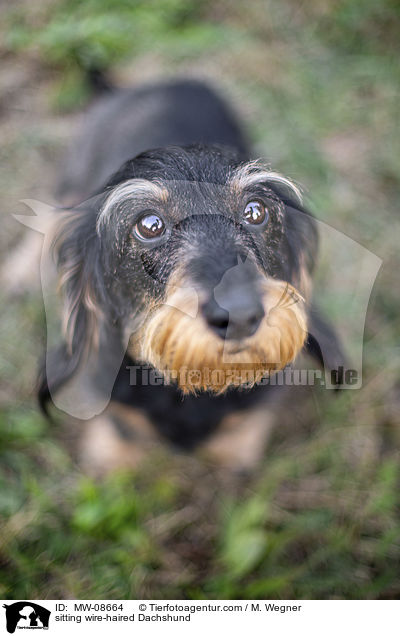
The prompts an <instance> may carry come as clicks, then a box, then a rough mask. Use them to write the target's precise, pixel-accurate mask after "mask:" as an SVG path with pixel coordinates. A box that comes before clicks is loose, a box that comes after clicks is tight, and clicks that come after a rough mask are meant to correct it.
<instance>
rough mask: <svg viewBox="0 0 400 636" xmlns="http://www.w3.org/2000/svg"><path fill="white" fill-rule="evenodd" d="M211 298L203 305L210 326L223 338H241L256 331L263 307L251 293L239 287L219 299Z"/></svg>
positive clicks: (261, 317)
mask: <svg viewBox="0 0 400 636" xmlns="http://www.w3.org/2000/svg"><path fill="white" fill-rule="evenodd" d="M219 302H220V303H221V305H222V306H221V305H220V304H218V303H217V302H216V300H215V299H214V298H212V299H211V300H210V301H209V302H208V303H206V304H205V305H204V307H203V315H204V317H205V319H206V321H207V323H208V325H209V326H210V328H211V329H212V330H213V331H214V332H215V333H216V334H217V335H218V336H219V337H220V338H224V339H225V340H242V339H244V338H249V337H250V336H252V335H253V334H255V332H256V331H257V329H258V327H259V325H260V322H261V320H262V319H263V317H264V308H263V306H262V304H261V302H260V301H259V299H258V298H256V297H255V296H254V295H253V294H251V293H248V292H246V291H245V290H243V289H241V288H239V289H234V290H230V291H229V293H226V294H224V295H223V297H222V298H220V299H219Z"/></svg>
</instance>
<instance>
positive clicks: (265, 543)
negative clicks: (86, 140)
mask: <svg viewBox="0 0 400 636" xmlns="http://www.w3.org/2000/svg"><path fill="white" fill-rule="evenodd" d="M106 4H107V3H105V2H104V0H96V1H94V0H92V1H91V2H87V3H80V4H77V3H76V2H75V1H74V0H62V1H61V0H59V1H57V2H53V3H50V2H40V3H39V2H30V3H28V2H21V1H20V2H16V3H13V5H12V6H10V8H6V9H3V15H4V20H2V26H1V29H2V35H3V36H4V37H2V38H1V40H2V42H3V44H2V45H1V48H0V55H1V70H0V93H1V102H0V137H1V140H2V141H1V150H0V153H1V156H2V159H3V160H2V162H1V165H0V191H1V193H0V210H1V215H2V216H1V219H2V227H3V231H2V234H1V238H0V250H1V255H2V259H3V261H4V260H5V259H6V257H7V255H8V254H9V253H11V252H12V251H13V250H14V249H15V246H16V245H17V244H18V242H19V241H20V240H21V237H22V236H23V235H24V228H23V226H21V225H19V224H18V223H17V222H16V221H15V219H14V218H13V217H12V214H25V213H26V211H27V209H26V207H25V206H24V205H23V204H22V203H20V201H21V199H24V198H33V199H40V200H43V201H46V202H50V203H51V202H54V201H55V195H54V186H55V182H56V179H57V173H58V171H59V170H60V169H61V168H60V166H61V165H62V164H61V158H62V156H63V153H64V151H65V148H66V146H67V144H68V141H69V139H70V136H71V134H72V133H73V131H74V130H75V129H76V126H77V124H78V122H79V119H80V117H81V113H82V112H83V111H84V109H85V108H86V105H87V104H88V103H90V99H91V97H90V95H89V91H88V88H87V86H86V85H85V83H84V71H83V69H84V67H85V64H86V63H87V64H90V63H92V62H93V60H95V61H98V60H99V59H100V60H101V61H102V63H103V64H104V65H105V66H106V67H107V68H108V70H109V73H110V76H112V77H113V79H114V81H115V82H116V83H118V84H120V85H133V84H137V83H139V82H141V81H144V80H148V79H152V78H157V77H160V76H163V77H165V76H175V75H177V74H179V75H189V76H196V77H203V78H207V79H208V80H209V81H211V82H212V83H213V84H214V85H215V86H217V87H219V89H220V90H221V91H222V92H223V93H224V94H225V95H226V96H227V97H228V98H229V99H231V100H232V102H233V103H234V104H235V107H236V110H237V111H238V113H239V115H240V116H241V118H242V119H243V120H244V121H246V122H247V125H248V128H249V132H250V135H251V137H252V139H253V141H254V143H255V145H256V148H257V152H258V153H259V155H260V156H266V157H268V159H269V160H270V161H271V162H272V164H273V165H274V167H276V168H277V169H279V170H281V171H282V172H284V173H285V174H287V175H289V176H291V177H292V178H294V179H296V180H297V181H299V182H300V183H302V184H303V185H304V186H305V188H306V191H307V192H308V198H309V200H310V204H311V206H312V209H313V210H314V212H315V214H316V215H317V216H318V218H320V219H321V220H323V221H325V222H327V223H329V224H331V225H332V226H333V227H335V228H336V229H338V230H339V231H341V232H344V233H345V234H346V235H348V236H351V237H352V238H353V239H354V240H356V241H358V242H359V243H360V244H362V245H364V246H365V247H366V248H367V249H368V250H370V251H371V252H372V253H374V254H376V255H377V256H379V257H380V258H381V259H383V265H382V267H381V269H380V272H379V274H378V278H377V280H376V283H375V286H374V288H373V292H372V296H371V299H370V303H369V307H368V313H367V320H366V327H365V334H364V367H363V371H364V386H363V388H362V389H360V390H357V391H343V392H341V393H339V394H333V393H332V392H328V391H325V390H323V389H316V388H314V389H312V388H311V387H310V388H309V389H308V390H306V391H305V392H304V391H301V392H300V391H299V392H298V395H297V393H296V397H295V398H294V399H293V402H292V406H291V408H290V409H287V410H286V411H285V412H283V413H282V415H281V416H280V420H279V425H278V426H277V428H276V430H275V433H274V435H273V438H272V440H271V442H270V444H269V446H268V449H267V451H266V455H265V461H264V463H263V465H262V466H261V468H260V470H259V471H257V472H256V473H255V474H254V475H253V476H252V477H250V478H248V479H247V480H242V481H237V480H232V479H230V478H229V476H227V475H224V474H222V473H220V472H218V471H213V470H211V469H210V468H209V467H207V466H205V465H204V464H202V463H201V462H200V461H199V460H197V459H195V458H193V457H191V456H186V455H176V456H171V455H170V454H169V453H168V452H167V451H166V450H165V451H155V453H154V454H153V455H152V456H151V457H149V461H148V462H147V463H146V464H145V466H144V467H143V468H142V469H141V470H140V471H139V472H137V473H136V474H130V473H120V474H116V475H114V476H113V477H111V478H109V479H107V480H105V481H104V482H102V483H96V482H94V481H93V480H91V479H90V478H88V477H87V476H85V474H84V473H83V471H82V469H81V467H79V465H78V464H77V462H76V456H75V453H74V448H75V436H76V430H75V429H69V428H68V427H67V426H66V425H65V424H63V422H62V420H59V421H58V423H57V425H51V424H49V423H48V422H46V421H45V420H44V419H43V417H42V416H41V415H40V414H39V412H38V409H37V406H36V403H35V395H34V383H35V368H36V366H37V361H38V358H39V356H40V354H41V352H42V351H43V347H44V343H45V330H44V312H43V306H42V299H41V295H40V291H39V290H38V289H36V288H35V286H34V285H33V286H32V289H31V290H30V291H26V292H24V293H23V294H20V295H17V296H16V295H10V294H7V292H6V291H3V292H2V297H1V301H2V302H1V305H2V320H1V332H2V333H1V336H2V338H1V340H2V347H1V353H0V373H1V378H2V384H1V389H0V409H1V414H0V417H1V419H0V454H1V467H0V524H1V528H0V597H2V598H31V599H34V598H37V599H40V598H42V599H43V598H46V597H47V598H71V597H72V598H82V599H84V598H96V599H103V598H107V599H112V598H119V599H123V598H170V599H171V598H189V599H207V598H231V599H232V598H282V599H285V598H293V599H302V598H373V599H377V598H385V599H387V598H398V597H399V595H400V578H399V569H400V512H399V504H400V494H399V493H400V488H399V443H400V430H399V410H400V409H399V406H400V396H399V374H398V366H397V363H398V339H399V324H398V320H397V316H398V309H399V302H398V271H399V267H400V259H399V252H398V232H399V221H398V200H399V195H400V159H399V158H400V152H399V150H400V147H399V145H400V131H399V126H398V100H399V75H400V69H399V65H398V33H399V27H400V14H399V9H398V6H397V5H396V3H394V2H391V1H390V0H385V2H382V3H379V5H376V3H373V2H369V1H367V2H361V0H348V1H347V2H344V1H342V2H337V3H336V2H335V3H333V2H332V3H330V2H328V1H325V2H319V1H318V2H317V0H315V1H312V2H309V3H298V2H295V1H294V0H293V1H291V0H285V2H281V3H273V2H268V1H265V2H261V1H258V0H253V1H250V2H248V3H241V2H239V0H238V1H236V0H235V1H233V2H229V3H228V2H223V1H221V0H216V1H215V2H213V3H209V2H200V3H192V2H186V3H183V2H182V1H181V2H179V0H169V1H167V0H159V1H158V2H154V1H153V2H151V3H147V4H146V3H141V2H122V0H121V1H120V2H116V3H114V5H115V7H116V8H115V9H114V10H113V12H112V15H108V14H107V12H106V10H105V8H104V7H105V6H106ZM149 5H151V6H150V7H149ZM124 11H128V12H129V11H130V12H131V13H129V15H128V17H129V18H130V19H131V20H132V23H131V24H130V23H129V22H127V19H125V18H124V20H123V21H122V26H121V24H120V23H119V22H118V16H120V15H122V14H123V12H124ZM65 16H67V18H66V17H65ZM127 24H128V25H129V26H132V33H133V34H134V36H135V37H132V36H131V34H130V32H129V31H128V32H127V29H126V25H127ZM76 25H78V27H79V28H78V27H77V26H76ZM81 27H82V31H83V33H82V34H81V35H80V32H79V29H80V28H81ZM85 29H86V31H85ZM103 33H107V34H108V38H109V39H108V40H107V39H106V38H105V37H104V38H102V35H103ZM79 37H80V38H81V39H80V40H79ZM113 38H114V40H113ZM100 45H101V46H100ZM396 48H397V51H396ZM87 60H89V62H87ZM12 275H13V272H12V271H10V277H12ZM37 276H38V271H37ZM396 347H397V349H396ZM304 393H306V394H305V395H304Z"/></svg>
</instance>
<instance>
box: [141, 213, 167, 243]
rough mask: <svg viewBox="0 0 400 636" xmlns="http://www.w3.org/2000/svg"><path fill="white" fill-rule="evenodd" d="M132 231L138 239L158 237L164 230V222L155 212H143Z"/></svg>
mask: <svg viewBox="0 0 400 636" xmlns="http://www.w3.org/2000/svg"><path fill="white" fill-rule="evenodd" d="M134 231H135V234H136V236H138V237H139V238H140V239H144V240H149V239H155V238H159V237H160V236H162V235H163V234H164V232H165V223H164V221H163V220H162V218H161V217H159V216H158V215H157V214H144V215H143V216H142V217H141V218H140V219H139V221H138V222H137V223H136V225H135V228H134Z"/></svg>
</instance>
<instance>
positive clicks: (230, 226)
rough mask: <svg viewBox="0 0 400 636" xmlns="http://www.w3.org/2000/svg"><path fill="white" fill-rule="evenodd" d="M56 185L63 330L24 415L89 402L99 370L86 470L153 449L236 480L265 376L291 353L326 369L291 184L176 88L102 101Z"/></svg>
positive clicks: (268, 393) (328, 351)
mask: <svg viewBox="0 0 400 636" xmlns="http://www.w3.org/2000/svg"><path fill="white" fill-rule="evenodd" d="M59 193H60V196H62V197H63V198H64V200H66V199H68V200H69V201H70V203H73V205H71V207H70V208H69V210H68V215H67V216H66V215H65V214H63V213H61V214H60V221H59V223H58V224H57V227H56V232H55V239H54V254H55V259H56V262H57V267H58V271H59V276H60V285H61V289H62V292H63V297H64V317H63V335H62V343H61V345H60V347H59V348H58V349H57V350H55V351H53V352H51V354H50V356H48V359H47V370H46V369H45V368H44V369H42V372H41V376H40V387H39V401H40V404H41V407H42V408H43V409H44V410H45V411H47V410H48V404H49V402H51V398H52V397H54V395H57V394H58V392H60V391H63V390H66V388H68V387H69V386H71V385H72V386H73V385H74V381H75V386H76V385H79V389H80V391H81V393H80V394H76V393H74V394H73V395H74V397H73V400H74V401H75V403H77V401H78V402H79V400H80V399H85V396H86V393H87V392H90V391H91V390H92V389H93V388H94V389H95V390H96V391H97V392H100V393H101V391H102V386H101V385H102V373H99V369H101V370H102V371H104V370H107V368H109V365H111V366H112V367H113V368H115V374H114V375H115V377H114V376H113V373H111V374H110V378H111V384H110V382H109V384H110V387H111V388H110V391H109V392H110V397H111V401H110V404H109V406H107V408H106V409H105V410H104V412H103V413H100V414H97V415H96V416H95V417H94V418H92V419H91V420H90V421H89V423H86V425H85V433H84V435H83V441H82V447H81V454H82V457H83V461H84V462H85V464H86V466H88V467H89V469H90V470H92V471H93V472H98V473H104V472H107V471H108V470H112V469H115V468H118V467H122V466H136V465H137V464H138V462H140V461H141V460H142V459H143V457H145V456H146V454H147V453H148V450H149V449H151V448H152V447H153V446H154V444H156V443H158V442H160V440H161V441H166V442H167V443H168V444H170V445H171V446H173V447H175V448H181V449H184V450H186V451H193V450H195V449H199V450H200V452H201V453H203V455H204V456H206V457H209V458H211V459H212V460H213V461H216V462H218V463H219V464H220V465H223V466H225V467H227V468H229V469H230V470H234V471H248V470H253V469H254V467H255V466H256V465H257V464H258V463H259V462H260V460H261V458H262V456H263V452H264V447H265V444H266V440H267V438H268V435H269V432H270V430H271V420H270V416H271V413H272V412H273V405H274V403H275V402H277V401H279V399H280V397H279V396H280V395H281V394H282V391H280V390H279V389H280V387H277V386H272V384H273V382H271V380H272V378H273V375H274V373H276V372H278V371H279V370H281V369H285V368H287V367H288V365H291V363H293V361H294V360H295V359H296V358H297V357H298V355H299V354H300V353H301V352H302V351H306V352H308V353H309V354H310V355H311V356H312V357H314V358H315V359H316V360H318V363H319V364H325V365H328V366H329V364H330V362H331V359H332V360H333V359H334V357H335V350H336V348H338V347H339V345H338V342H337V339H336V336H335V334H334V332H333V330H332V329H331V328H330V327H329V326H328V325H327V324H326V323H325V322H324V321H323V319H322V318H321V317H320V315H319V313H318V312H317V311H316V309H315V307H314V305H313V304H312V276H313V269H314V264H315V260H316V255H317V246H318V236H317V230H316V226H315V223H314V220H313V217H312V216H311V214H309V212H308V211H307V210H306V209H305V208H304V206H303V203H302V196H301V192H300V190H299V188H298V186H297V185H296V184H294V183H293V182H292V181H291V180H290V179H289V178H287V177H285V176H283V175H281V174H279V173H277V172H275V171H274V170H272V169H271V167H270V166H269V165H267V164H265V163H263V162H262V161H260V160H255V158H254V156H253V153H252V151H251V147H250V144H249V142H248V140H247V138H246V135H245V134H244V132H243V131H242V129H241V127H240V125H239V124H238V123H237V119H236V116H235V115H234V114H233V113H232V112H231V110H230V108H229V107H228V106H227V104H226V103H225V102H224V101H223V100H222V98H221V97H220V96H219V95H218V94H217V93H216V92H215V91H214V90H213V89H211V88H210V87H209V86H207V85H205V84H203V83H202V82H197V81H193V80H177V81H174V82H169V83H158V84H153V85H149V86H146V87H142V88H138V89H126V90H115V91H114V92H111V93H110V94H107V95H106V96H105V97H103V98H102V99H101V100H100V101H99V103H98V104H97V105H95V106H94V108H92V109H91V110H90V111H89V113H88V119H87V124H86V126H85V127H84V129H83V132H82V133H81V136H80V138H79V139H78V142H77V144H76V146H75V148H74V149H73V150H72V153H71V155H70V158H69V161H68V162H67V166H66V168H65V169H64V171H63V178H62V181H61V185H60V188H59ZM62 212H65V210H64V211H62ZM322 350H323V355H322V353H321V351H322ZM93 352H96V356H97V358H96V360H97V362H96V364H95V365H93V364H92V363H89V362H88V361H90V360H91V359H92V358H91V356H92V354H93ZM111 360H112V363H111V362H110V361H111ZM115 360H117V361H118V364H117V365H116V363H115ZM94 367H96V368H94ZM82 369H85V374H86V375H85V378H86V377H88V378H89V382H86V379H85V382H83V381H82ZM77 378H78V380H77ZM149 378H150V379H151V378H152V381H149ZM82 387H84V389H83V391H84V393H85V396H84V398H77V397H76V395H82ZM105 393H107V390H105Z"/></svg>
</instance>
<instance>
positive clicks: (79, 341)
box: [39, 198, 104, 411]
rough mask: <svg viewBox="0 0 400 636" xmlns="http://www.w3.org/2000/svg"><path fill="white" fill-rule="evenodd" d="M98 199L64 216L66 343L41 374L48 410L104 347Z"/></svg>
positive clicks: (58, 251) (58, 236) (59, 248)
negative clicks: (91, 358)
mask: <svg viewBox="0 0 400 636" xmlns="http://www.w3.org/2000/svg"><path fill="white" fill-rule="evenodd" d="M97 199H98V198H95V199H94V200H93V201H92V200H91V201H90V202H89V203H85V204H82V205H81V206H78V207H77V208H76V209H73V210H68V211H60V213H59V214H60V218H59V221H58V223H57V227H56V230H55V238H54V241H53V255H54V260H55V263H56V266H57V270H58V275H59V287H60V291H61V295H62V302H63V310H62V314H63V315H62V331H63V339H64V342H63V344H62V345H61V346H59V347H58V348H57V349H54V350H48V352H47V355H46V363H45V365H43V369H42V370H41V372H40V377H39V402H40V404H41V406H42V408H43V410H45V411H46V406H47V402H48V401H49V400H50V397H54V395H55V393H56V392H57V391H58V390H59V389H60V388H62V387H63V385H64V384H65V383H66V382H67V381H68V380H70V378H71V377H73V376H74V374H75V373H77V371H78V369H79V368H80V367H81V366H82V365H83V364H84V362H85V360H87V359H88V357H89V356H90V354H91V352H92V351H93V350H95V349H96V348H97V347H98V344H99V333H100V324H101V321H102V317H103V314H102V309H101V306H102V300H103V296H104V282H103V275H102V268H101V266H100V239H99V237H98V235H97V232H96V219H97V212H98V206H99V203H100V202H99V201H98V200H97Z"/></svg>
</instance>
